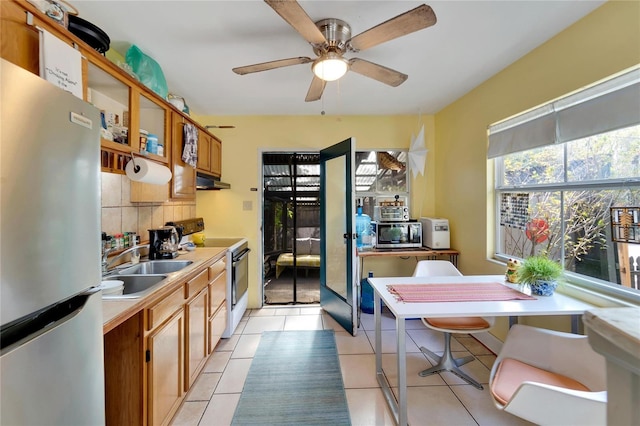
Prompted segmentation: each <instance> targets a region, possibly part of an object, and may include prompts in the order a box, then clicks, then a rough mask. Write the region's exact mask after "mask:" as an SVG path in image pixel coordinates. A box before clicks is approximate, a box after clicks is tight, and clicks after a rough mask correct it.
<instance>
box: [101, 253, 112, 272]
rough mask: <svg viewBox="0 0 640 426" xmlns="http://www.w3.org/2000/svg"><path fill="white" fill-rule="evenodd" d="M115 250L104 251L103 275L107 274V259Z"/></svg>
mask: <svg viewBox="0 0 640 426" xmlns="http://www.w3.org/2000/svg"><path fill="white" fill-rule="evenodd" d="M114 250H115V248H108V249H103V250H102V262H101V265H102V273H103V274H104V273H105V272H107V258H108V257H109V253H111V252H113V251H114Z"/></svg>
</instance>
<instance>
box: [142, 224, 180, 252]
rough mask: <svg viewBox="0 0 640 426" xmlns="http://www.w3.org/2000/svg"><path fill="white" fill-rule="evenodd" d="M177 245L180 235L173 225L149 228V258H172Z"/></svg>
mask: <svg viewBox="0 0 640 426" xmlns="http://www.w3.org/2000/svg"><path fill="white" fill-rule="evenodd" d="M179 247H180V235H179V233H178V231H177V230H176V228H175V226H164V227H162V228H158V229H149V260H155V259H174V258H175V257H177V256H178V248H179Z"/></svg>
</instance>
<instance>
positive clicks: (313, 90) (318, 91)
mask: <svg viewBox="0 0 640 426" xmlns="http://www.w3.org/2000/svg"><path fill="white" fill-rule="evenodd" d="M326 85H327V82H326V81H324V80H322V79H320V78H318V77H316V76H315V75H314V76H313V80H311V86H309V91H308V92H307V97H306V98H304V101H305V102H313V101H317V100H320V98H321V97H322V92H324V86H326Z"/></svg>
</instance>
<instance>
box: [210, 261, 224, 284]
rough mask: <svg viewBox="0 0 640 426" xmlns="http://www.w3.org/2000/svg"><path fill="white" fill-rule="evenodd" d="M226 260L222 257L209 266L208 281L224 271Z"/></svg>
mask: <svg viewBox="0 0 640 426" xmlns="http://www.w3.org/2000/svg"><path fill="white" fill-rule="evenodd" d="M226 267H227V262H226V261H225V260H224V259H223V260H220V261H218V262H216V263H214V264H213V265H211V266H209V281H213V280H214V279H216V277H217V276H218V275H220V274H221V273H223V272H224V271H225V268H226Z"/></svg>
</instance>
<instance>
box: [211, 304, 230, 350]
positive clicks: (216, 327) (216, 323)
mask: <svg viewBox="0 0 640 426" xmlns="http://www.w3.org/2000/svg"><path fill="white" fill-rule="evenodd" d="M225 328H227V302H222V306H220V309H218V311H217V312H216V314H215V315H214V316H213V318H211V320H209V353H212V352H213V350H214V349H215V348H216V345H217V344H218V342H219V341H220V339H221V338H222V333H224V329H225Z"/></svg>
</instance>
